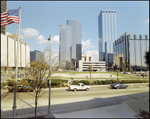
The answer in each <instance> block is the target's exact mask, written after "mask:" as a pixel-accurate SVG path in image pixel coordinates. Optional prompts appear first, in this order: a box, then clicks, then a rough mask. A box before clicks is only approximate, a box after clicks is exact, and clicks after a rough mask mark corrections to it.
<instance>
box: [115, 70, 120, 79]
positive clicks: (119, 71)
mask: <svg viewBox="0 0 150 119" xmlns="http://www.w3.org/2000/svg"><path fill="white" fill-rule="evenodd" d="M115 72H117V80H118V73H119V72H120V70H118V69H117V70H115Z"/></svg>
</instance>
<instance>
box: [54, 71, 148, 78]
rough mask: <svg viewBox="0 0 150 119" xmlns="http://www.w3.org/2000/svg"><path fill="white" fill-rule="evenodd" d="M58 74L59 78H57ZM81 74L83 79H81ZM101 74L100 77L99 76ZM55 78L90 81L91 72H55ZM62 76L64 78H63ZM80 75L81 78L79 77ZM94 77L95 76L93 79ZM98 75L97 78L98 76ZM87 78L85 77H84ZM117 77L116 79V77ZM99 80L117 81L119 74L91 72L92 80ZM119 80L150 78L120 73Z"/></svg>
mask: <svg viewBox="0 0 150 119" xmlns="http://www.w3.org/2000/svg"><path fill="white" fill-rule="evenodd" d="M56 74H57V76H56ZM81 74H83V75H82V77H81ZM98 74H99V75H98ZM54 75H55V76H52V79H62V80H68V79H71V78H73V79H79V80H80V79H81V80H82V79H87V80H90V77H89V76H90V72H75V71H71V72H55V74H54ZM61 75H62V76H61ZM63 75H65V76H63ZM78 75H79V76H78ZM86 75H87V76H88V78H86ZM92 75H95V76H93V77H92ZM96 75H97V76H96ZM110 75H113V77H110ZM84 76H85V77H84ZM100 76H105V77H100ZM114 76H115V77H114ZM97 79H108V80H110V79H117V73H116V72H91V80H97ZM118 79H127V80H128V79H129V80H133V79H135V80H137V79H147V80H148V79H149V77H147V78H143V77H138V76H135V75H132V74H130V75H128V74H121V73H119V75H118Z"/></svg>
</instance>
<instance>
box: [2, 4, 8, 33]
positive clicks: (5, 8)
mask: <svg viewBox="0 0 150 119" xmlns="http://www.w3.org/2000/svg"><path fill="white" fill-rule="evenodd" d="M5 11H7V1H1V13H3V12H5ZM1 33H2V34H4V35H6V26H2V27H1Z"/></svg>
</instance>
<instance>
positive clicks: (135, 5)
mask: <svg viewBox="0 0 150 119" xmlns="http://www.w3.org/2000/svg"><path fill="white" fill-rule="evenodd" d="M19 5H21V23H20V39H21V40H22V41H24V42H26V43H28V44H29V47H30V51H33V50H39V51H44V50H45V49H46V47H50V42H49V41H48V40H47V39H48V38H49V36H50V35H52V55H53V56H56V55H58V54H59V34H60V25H67V20H78V21H80V22H81V23H82V55H84V54H85V53H91V54H92V55H93V61H98V59H99V55H98V54H99V53H98V49H99V46H98V16H99V14H100V11H101V10H116V11H117V36H118V38H119V37H120V36H121V35H122V34H123V33H125V32H133V33H135V34H137V35H140V34H141V35H149V1H8V10H11V9H19ZM10 34H18V24H16V23H12V24H10V25H7V26H6V35H10ZM116 40H117V39H116Z"/></svg>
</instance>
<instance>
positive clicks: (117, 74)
mask: <svg viewBox="0 0 150 119" xmlns="http://www.w3.org/2000/svg"><path fill="white" fill-rule="evenodd" d="M117 80H118V72H117Z"/></svg>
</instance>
